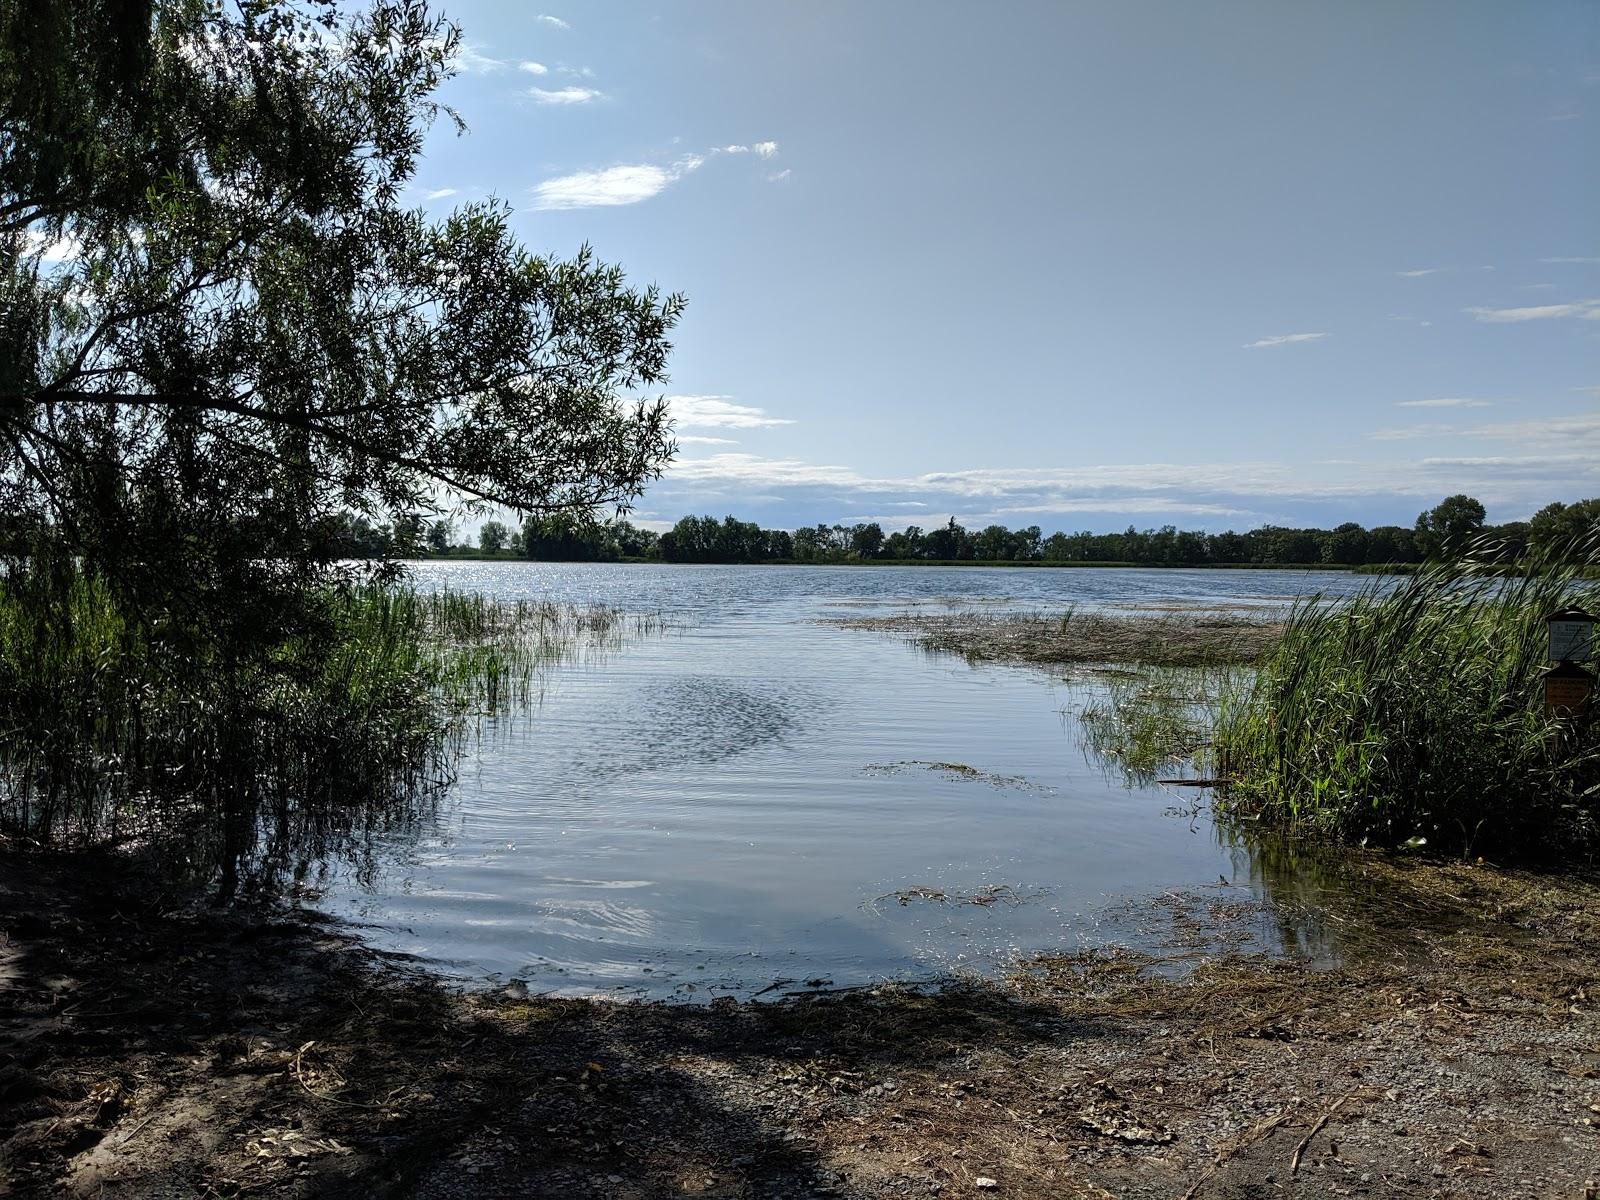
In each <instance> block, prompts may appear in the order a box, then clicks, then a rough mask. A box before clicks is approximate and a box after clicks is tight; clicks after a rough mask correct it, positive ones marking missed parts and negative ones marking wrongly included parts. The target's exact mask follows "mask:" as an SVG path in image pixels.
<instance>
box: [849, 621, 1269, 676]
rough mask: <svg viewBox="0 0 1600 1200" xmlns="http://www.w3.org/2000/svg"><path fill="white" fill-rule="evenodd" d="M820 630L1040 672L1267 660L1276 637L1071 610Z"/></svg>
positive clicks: (1243, 625)
mask: <svg viewBox="0 0 1600 1200" xmlns="http://www.w3.org/2000/svg"><path fill="white" fill-rule="evenodd" d="M827 623H828V624H831V625H835V626H838V627H840V628H843V629H868V630H877V631H880V632H884V633H897V634H900V635H902V636H904V637H906V638H908V639H910V640H911V641H913V642H915V643H916V644H918V645H920V646H923V647H925V648H927V649H929V650H935V651H940V652H944V653H950V654H958V655H961V656H962V657H964V658H966V659H967V660H968V661H970V662H987V661H999V662H1022V663H1033V664H1036V665H1040V666H1054V665H1066V664H1073V663H1142V664H1147V665H1153V666H1190V667H1193V666H1215V665H1219V664H1226V663H1248V662H1255V661H1257V660H1258V659H1260V658H1262V657H1263V656H1264V655H1266V654H1268V653H1270V652H1271V650H1272V649H1273V647H1275V646H1276V645H1277V643H1278V639H1279V638H1280V637H1281V636H1282V634H1283V625H1282V622H1281V621H1279V620H1276V619H1274V618H1272V617H1270V616H1247V615H1241V614H1239V613H1237V612H1232V611H1218V610H1204V609H1200V610H1194V609H1184V610H1180V611H1172V612H1160V613H1153V614H1144V613H1141V614H1137V615H1129V614H1112V613H1104V612H1083V611H1079V610H1076V609H1068V610H1067V611H1066V612H1065V613H1044V612H985V611H981V610H976V609H964V610H961V611H958V612H943V613H940V612H925V611H923V612H905V613H895V614H893V615H890V616H880V617H865V616H863V617H857V616H841V617H833V618H830V619H829V620H828V622H827Z"/></svg>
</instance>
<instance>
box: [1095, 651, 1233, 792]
mask: <svg viewBox="0 0 1600 1200" xmlns="http://www.w3.org/2000/svg"><path fill="white" fill-rule="evenodd" d="M1240 677H1241V670H1240V668H1236V667H1227V666H1220V665H1219V666H1212V667H1140V668H1134V669H1131V670H1118V671H1107V672H1102V673H1101V674H1100V676H1099V681H1098V684H1097V686H1096V687H1095V689H1094V691H1093V692H1092V693H1091V698H1090V699H1089V700H1088V702H1087V703H1085V704H1084V705H1083V707H1082V708H1081V709H1080V710H1079V713H1078V718H1079V721H1080V723H1081V726H1082V730H1083V741H1084V749H1085V751H1086V752H1087V753H1088V755H1089V757H1090V758H1091V759H1092V760H1095V761H1098V762H1099V763H1100V764H1101V765H1103V766H1109V767H1111V768H1113V769H1114V770H1116V771H1119V772H1121V774H1122V775H1123V777H1124V778H1125V780H1126V781H1127V782H1128V783H1130V784H1132V785H1134V786H1149V785H1150V784H1152V783H1154V782H1155V781H1156V779H1157V777H1158V776H1160V775H1163V774H1173V773H1177V772H1182V771H1188V772H1192V773H1193V774H1194V775H1195V776H1197V777H1202V776H1204V775H1205V774H1206V772H1207V771H1208V770H1209V767H1210V749H1211V739H1212V730H1213V726H1214V724H1215V721H1216V714H1217V708H1218V706H1219V705H1220V703H1221V701H1222V697H1223V695H1224V694H1225V693H1227V692H1229V691H1231V690H1235V689H1237V688H1238V687H1239V686H1240V683H1241V678H1240Z"/></svg>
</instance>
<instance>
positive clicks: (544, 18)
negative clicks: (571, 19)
mask: <svg viewBox="0 0 1600 1200" xmlns="http://www.w3.org/2000/svg"><path fill="white" fill-rule="evenodd" d="M534 20H535V21H539V22H541V23H543V24H545V25H550V26H553V27H555V28H556V29H571V28H572V26H571V25H568V24H567V23H566V22H565V21H563V20H562V19H561V18H560V17H552V16H551V15H550V14H549V13H540V14H539V15H538V16H537V17H535V18H534Z"/></svg>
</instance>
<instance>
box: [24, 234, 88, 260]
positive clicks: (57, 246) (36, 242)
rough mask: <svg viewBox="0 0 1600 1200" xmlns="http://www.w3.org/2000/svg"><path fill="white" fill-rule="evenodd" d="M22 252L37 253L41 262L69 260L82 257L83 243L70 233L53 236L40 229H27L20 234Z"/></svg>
mask: <svg viewBox="0 0 1600 1200" xmlns="http://www.w3.org/2000/svg"><path fill="white" fill-rule="evenodd" d="M22 252H23V253H24V254H30V255H31V254H37V255H38V256H39V259H40V261H41V262H47V263H63V262H71V261H72V260H73V259H76V258H80V257H82V255H83V243H82V242H80V241H79V240H78V238H77V237H76V236H74V235H73V234H71V233H63V234H62V235H61V236H60V237H55V238H53V237H51V236H50V235H49V234H47V233H45V232H44V230H42V229H29V230H28V231H26V232H25V233H24V234H23V235H22Z"/></svg>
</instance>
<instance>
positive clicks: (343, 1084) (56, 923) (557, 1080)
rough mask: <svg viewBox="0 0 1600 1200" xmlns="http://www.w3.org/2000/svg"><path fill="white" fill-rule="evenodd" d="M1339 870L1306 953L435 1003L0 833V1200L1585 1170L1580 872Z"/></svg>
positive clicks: (1372, 1179)
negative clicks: (699, 995) (765, 997)
mask: <svg viewBox="0 0 1600 1200" xmlns="http://www.w3.org/2000/svg"><path fill="white" fill-rule="evenodd" d="M1363 870H1364V871H1366V872H1367V874H1368V883H1369V884H1370V885H1371V886H1370V887H1368V888H1367V889H1365V890H1364V891H1363V892H1362V893H1361V894H1362V895H1364V896H1365V897H1367V899H1366V900H1364V901H1363V902H1361V903H1359V904H1355V905H1353V907H1352V908H1351V909H1350V911H1347V912H1343V913H1340V914H1330V918H1331V919H1337V920H1339V921H1342V922H1344V923H1346V924H1347V925H1348V926H1349V927H1350V929H1351V930H1352V931H1353V933H1359V935H1360V936H1353V937H1352V938H1351V939H1350V944H1352V945H1355V944H1359V945H1362V946H1364V947H1366V949H1365V951H1364V952H1363V953H1361V954H1359V955H1357V956H1356V960H1353V961H1352V962H1351V963H1350V964H1349V965H1347V966H1345V967H1342V968H1339V969H1337V970H1317V969H1314V968H1311V967H1308V966H1304V965H1296V964H1291V963H1283V962H1278V963H1271V962H1267V961H1265V960H1261V959H1257V958H1251V957H1239V956H1230V955H1227V954H1223V955H1220V956H1211V957H1205V958H1203V959H1202V960H1201V962H1200V965H1199V967H1198V969H1196V970H1195V971H1193V973H1192V974H1189V975H1187V976H1184V977H1182V978H1169V977H1166V976H1165V975H1163V973H1162V972H1161V970H1160V969H1159V968H1160V966H1161V964H1157V963H1153V962H1150V961H1148V960H1145V959H1141V958H1137V957H1135V956H1133V955H1131V954H1126V953H1118V952H1115V951H1108V952H1104V953H1099V954H1093V955H1083V956H1075V957H1071V958H1059V959H1044V960H1040V961H1038V962H1036V963H1033V964H1029V965H1028V966H1027V967H1026V968H1025V969H1023V970H1021V971H1019V973H1018V976H1017V977H1016V978H1015V979H1013V980H1011V981H1009V982H1005V983H997V984H994V985H992V986H966V987H959V988H952V989H950V990H947V991H943V992H940V993H937V994H928V993H916V992H908V991H903V990H893V989H883V990H878V991H864V992H854V993H849V994H843V995H831V996H830V995H824V996H819V997H815V998H812V999H804V1000H790V1001H785V1002H782V1003H777V1004H744V1005H738V1004H735V1003H733V1002H732V1001H719V1002H718V1003H717V1004H716V1005H713V1006H711V1007H700V1008H689V1007H667V1006H659V1005H643V1004H631V1005H616V1004H606V1003H591V1002H583V1001H553V1000H548V999H543V998H540V997H537V996H528V995H525V994H522V993H520V992H519V991H517V989H515V988H513V989H512V990H511V991H509V992H502V993H497V994H494V995H463V994H460V993H456V992H452V991H450V990H448V989H446V988H444V987H442V986H440V985H439V984H437V983H436V982H433V981H431V980H429V979H427V978H426V977H423V976H421V975H420V974H418V973H416V972H414V971H413V970H411V969H410V968H409V967H408V965H407V964H405V963H400V962H395V961H393V960H385V959H381V958H379V957H377V956H376V955H374V954H373V953H371V952H370V951H367V950H365V949H363V948H361V947H360V946H359V945H358V944H356V943H355V942H354V941H353V940H352V939H351V938H350V937H349V936H348V935H347V934H346V933H344V932H342V931H341V930H340V929H339V928H338V927H336V926H332V925H330V924H329V923H328V922H326V921H325V920H318V919H315V918H313V917H311V916H310V915H308V914H305V913H301V912H297V911H295V910H292V909H283V908H276V909H274V908H266V909H256V910H241V909H233V910H228V911H223V910H217V909H212V908H209V907H207V906H206V905H205V904H204V903H203V902H202V901H201V900H200V899H198V898H196V897H194V896H192V895H186V894H184V893H182V892H178V891H173V890H169V889H168V888H167V887H166V886H164V885H163V884H162V883H161V882H160V880H159V877H158V876H156V875H153V874H150V873H148V872H145V871H143V870H141V869H140V868H139V867H138V866H137V865H136V864H134V863H131V862H128V861H126V860H125V859H117V858H102V859H97V860H85V859H81V858H79V859H65V858H50V857H41V856H38V855H31V854H29V855H24V854H20V853H15V852H12V853H5V852H0V931H3V932H0V1139H3V1141H0V1194H4V1195H8V1196H47V1195H48V1196H57V1195H67V1196H103V1197H132V1196H160V1197H189V1196H195V1197H206V1196H235V1195H264V1196H275V1197H276V1196H386V1195H399V1196H419V1197H500V1196H506V1197H510V1196H518V1197H527V1196H551V1197H617V1198H630V1197H666V1196H703V1197H726V1198H730V1200H731V1198H733V1197H810V1196H838V1197H907V1196H910V1197H917V1196H952V1195H954V1196H968V1195H971V1196H979V1195H993V1196H1013V1197H1107V1196H1115V1197H1165V1198H1169V1200H1178V1198H1180V1197H1187V1198H1191V1200H1193V1198H1198V1197H1207V1198H1222V1197H1237V1198H1242V1197H1278V1196H1305V1197H1310V1196H1367V1197H1455V1196H1475V1197H1476V1196H1482V1197H1489V1196H1493V1197H1561V1198H1570V1200H1578V1198H1581V1197H1584V1196H1586V1195H1588V1196H1591V1197H1592V1196H1593V1194H1594V1188H1593V1186H1592V1185H1591V1184H1589V1182H1588V1181H1589V1180H1591V1179H1592V1178H1594V1177H1596V1176H1600V1012H1597V1005H1596V1000H1597V999H1600V984H1597V981H1600V901H1597V900H1596V892H1595V890H1594V883H1595V882H1596V881H1595V879H1593V878H1586V879H1570V878H1569V879H1559V880H1558V879H1551V878H1548V877H1538V876H1531V875H1523V874H1518V873H1508V872H1500V871H1496V870H1494V869H1492V868H1489V867H1476V868H1473V867H1443V868H1436V867H1426V866H1405V865H1401V864H1395V863H1391V862H1388V861H1385V860H1381V859H1373V860H1371V861H1370V862H1369V863H1368V864H1367V866H1366V867H1364V868H1363ZM1212 909H1214V911H1208V910H1207V903H1206V902H1205V901H1199V902H1197V903H1196V904H1194V905H1190V906H1188V907H1187V908H1186V909H1185V910H1184V915H1183V920H1184V921H1186V922H1189V923H1191V924H1194V925H1203V924H1205V923H1206V922H1207V921H1209V920H1212V919H1218V920H1221V919H1225V917H1226V911H1225V908H1224V907H1223V906H1221V905H1220V902H1215V903H1213V904H1212Z"/></svg>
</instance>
